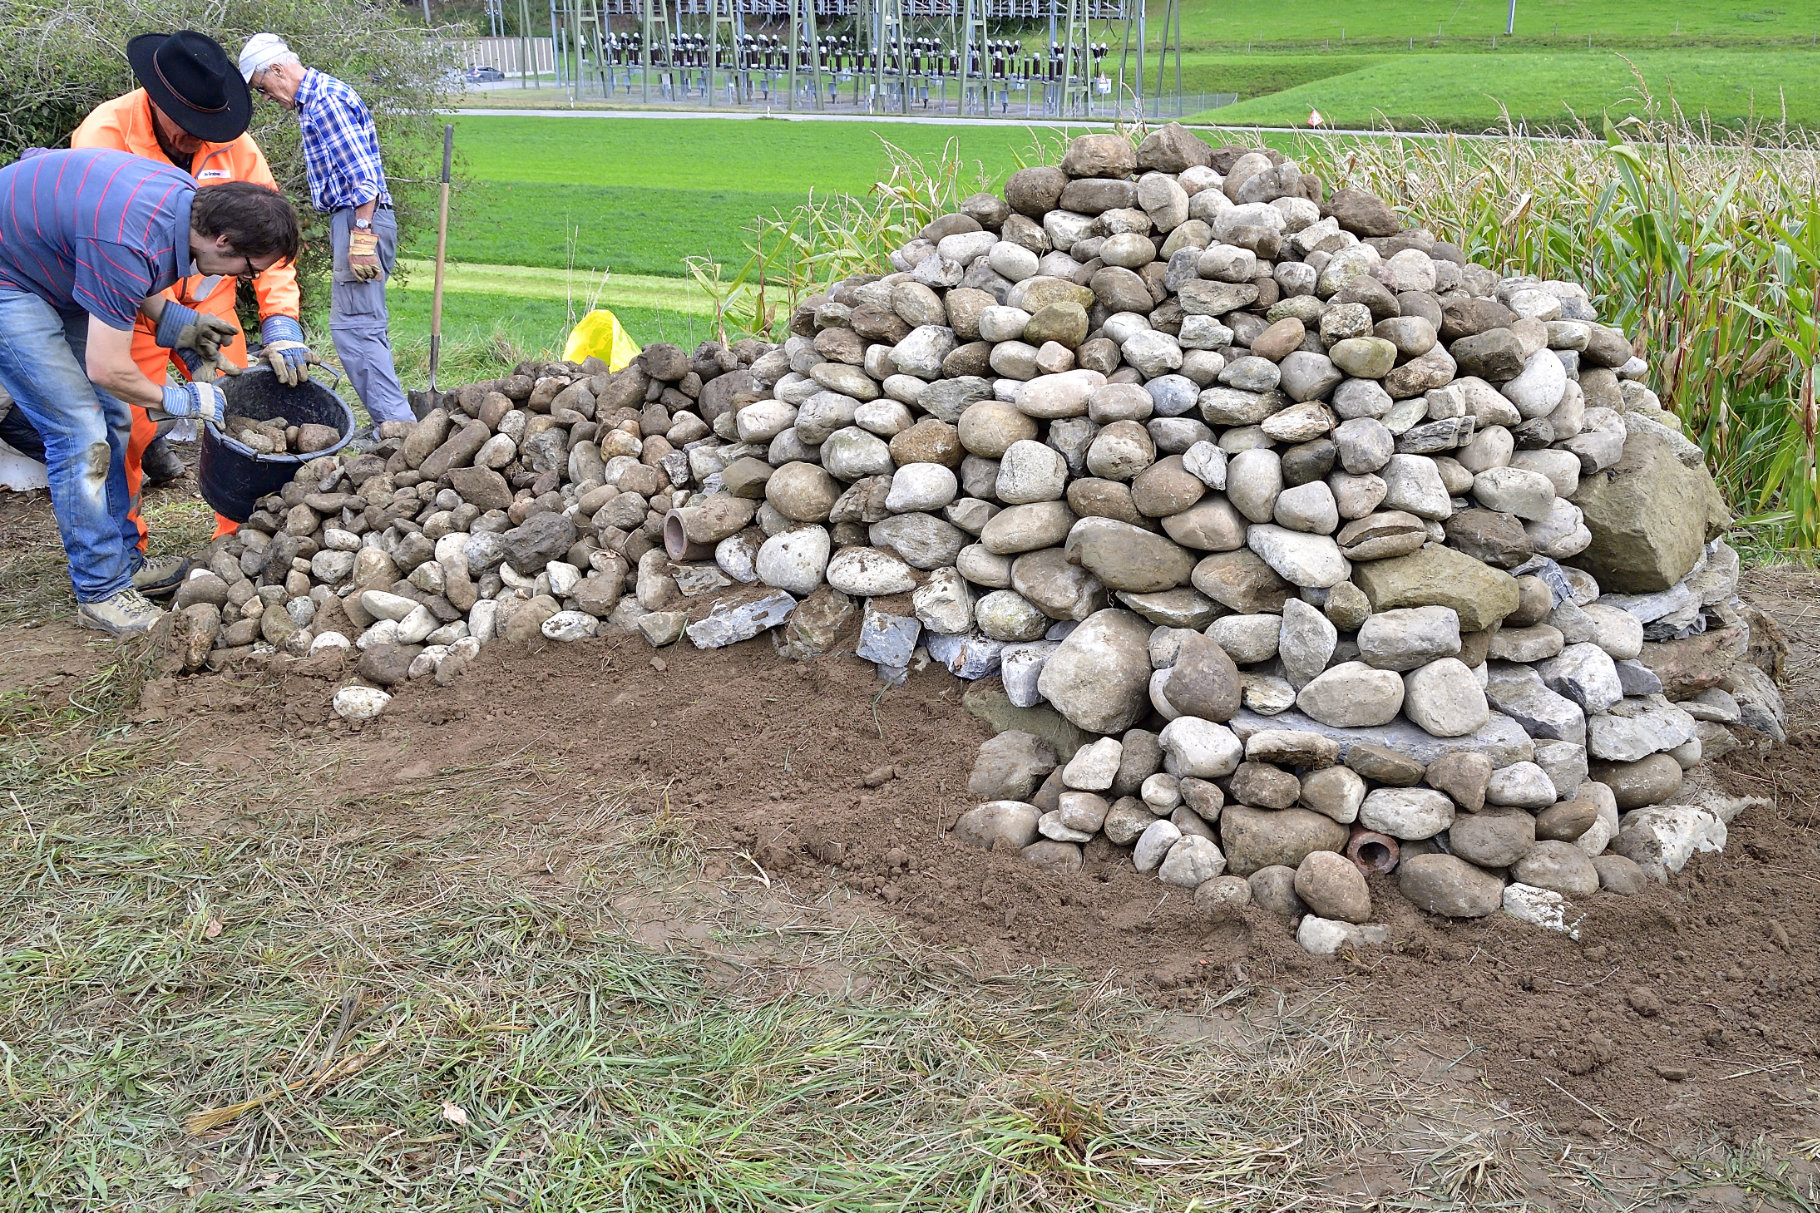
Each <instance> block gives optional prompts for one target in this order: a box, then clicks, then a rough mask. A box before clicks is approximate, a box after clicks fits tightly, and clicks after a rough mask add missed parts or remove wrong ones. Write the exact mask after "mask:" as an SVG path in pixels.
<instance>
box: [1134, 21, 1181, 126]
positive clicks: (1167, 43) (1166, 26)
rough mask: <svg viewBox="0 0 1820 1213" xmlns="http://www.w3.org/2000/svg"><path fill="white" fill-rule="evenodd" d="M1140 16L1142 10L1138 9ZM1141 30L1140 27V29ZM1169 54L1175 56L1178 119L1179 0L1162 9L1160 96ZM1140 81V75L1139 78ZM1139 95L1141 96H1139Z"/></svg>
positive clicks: (1158, 52)
mask: <svg viewBox="0 0 1820 1213" xmlns="http://www.w3.org/2000/svg"><path fill="white" fill-rule="evenodd" d="M1138 12H1139V14H1140V18H1139V19H1140V21H1141V20H1142V16H1141V14H1142V13H1143V8H1142V7H1141V0H1140V7H1139V9H1138ZM1140 28H1141V27H1140ZM1171 52H1173V53H1174V55H1175V107H1176V111H1177V112H1176V113H1175V114H1174V115H1173V116H1174V117H1177V118H1180V117H1181V116H1182V115H1181V112H1180V111H1181V108H1182V3H1181V0H1169V2H1168V4H1167V6H1165V7H1164V9H1163V40H1162V42H1161V43H1160V44H1159V45H1158V46H1157V50H1156V89H1157V93H1158V95H1159V96H1160V95H1161V94H1162V91H1163V80H1164V78H1165V77H1164V71H1165V70H1166V65H1167V64H1168V62H1169V56H1170V54H1171ZM1139 78H1140V80H1141V79H1142V74H1141V73H1140V76H1139ZM1140 95H1141V94H1140Z"/></svg>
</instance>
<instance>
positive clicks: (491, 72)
mask: <svg viewBox="0 0 1820 1213" xmlns="http://www.w3.org/2000/svg"><path fill="white" fill-rule="evenodd" d="M461 78H462V80H463V81H464V82H466V83H468V84H495V83H498V82H499V81H501V80H504V79H505V78H506V74H505V73H504V72H502V71H500V70H499V69H498V68H496V67H485V66H482V65H479V64H476V65H475V66H473V67H470V68H469V69H468V70H467V71H466V72H465V73H463V75H462V77H461Z"/></svg>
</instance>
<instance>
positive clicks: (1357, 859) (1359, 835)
mask: <svg viewBox="0 0 1820 1213" xmlns="http://www.w3.org/2000/svg"><path fill="white" fill-rule="evenodd" d="M1346 858H1348V859H1350V860H1352V862H1353V863H1354V864H1355V865H1357V866H1358V869H1359V871H1361V872H1363V873H1365V874H1366V875H1367V876H1369V875H1371V874H1372V873H1373V872H1384V873H1390V872H1394V871H1396V868H1397V861H1398V859H1400V858H1401V855H1400V854H1399V852H1398V849H1397V840H1396V839H1394V838H1392V837H1391V836H1390V835H1388V834H1380V833H1378V832H1377V831H1376V830H1368V829H1366V828H1365V827H1364V826H1360V825H1355V826H1353V827H1352V837H1351V838H1349V839H1347V840H1346Z"/></svg>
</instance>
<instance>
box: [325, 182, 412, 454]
mask: <svg viewBox="0 0 1820 1213" xmlns="http://www.w3.org/2000/svg"><path fill="white" fill-rule="evenodd" d="M353 226H354V212H353V210H352V209H350V208H348V207H342V208H341V209H340V210H338V211H336V212H335V213H334V215H333V217H332V218H331V219H330V221H329V240H330V251H331V252H332V253H333V254H334V273H333V276H332V278H331V280H330V283H329V336H330V337H331V338H333V339H334V342H335V353H336V354H337V355H338V356H339V357H340V358H341V368H342V369H343V370H345V371H346V372H347V373H348V382H349V383H350V384H352V385H353V387H354V391H355V392H357V393H358V394H359V396H360V403H361V404H363V405H365V406H366V410H367V415H368V416H369V417H371V418H372V419H373V421H374V422H375V423H378V422H381V421H415V420H417V415H416V414H415V413H413V412H411V402H410V401H409V400H408V399H407V398H406V397H405V394H404V387H403V385H401V384H400V383H399V382H398V371H397V368H395V367H394V366H393V365H392V338H391V333H390V329H389V324H390V321H389V319H388V318H387V316H386V306H385V284H386V280H387V279H388V278H390V277H391V276H392V269H393V267H394V266H395V265H396V264H397V257H398V220H397V218H396V217H395V216H394V215H393V214H392V208H390V207H382V208H380V209H378V210H375V211H374V212H373V234H374V235H375V236H377V237H378V238H379V249H378V253H379V266H380V269H381V271H382V272H381V273H380V275H379V277H377V278H375V279H373V281H371V282H362V281H360V279H358V278H356V277H354V275H353V273H352V272H351V271H350V270H349V269H348V235H349V233H350V232H351V231H352V230H353Z"/></svg>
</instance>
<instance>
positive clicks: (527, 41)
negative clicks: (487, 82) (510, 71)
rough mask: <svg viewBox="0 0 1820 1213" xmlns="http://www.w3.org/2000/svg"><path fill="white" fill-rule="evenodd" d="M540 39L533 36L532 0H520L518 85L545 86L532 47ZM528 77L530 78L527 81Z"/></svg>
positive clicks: (521, 86)
mask: <svg viewBox="0 0 1820 1213" xmlns="http://www.w3.org/2000/svg"><path fill="white" fill-rule="evenodd" d="M538 41H539V39H536V38H533V37H532V36H531V0H518V87H519V88H524V87H525V85H526V84H527V83H529V84H530V86H531V87H532V88H537V89H541V88H543V80H542V79H541V78H540V77H539V75H538V72H537V61H536V57H535V56H534V55H533V54H532V52H531V48H532V47H533V46H534V45H536V43H537V42H538ZM527 77H529V80H528V81H527V79H526V78H527Z"/></svg>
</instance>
